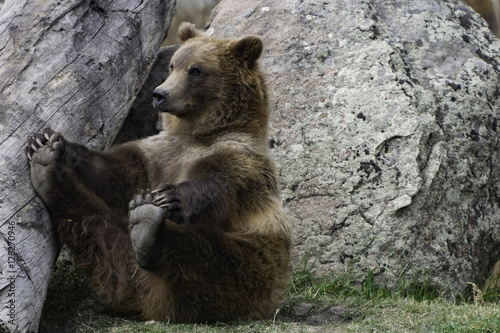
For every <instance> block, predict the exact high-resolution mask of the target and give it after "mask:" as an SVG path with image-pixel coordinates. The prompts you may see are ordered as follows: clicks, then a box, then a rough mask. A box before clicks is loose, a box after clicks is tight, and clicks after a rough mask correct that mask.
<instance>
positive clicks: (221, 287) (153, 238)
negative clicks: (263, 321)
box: [26, 23, 291, 322]
mask: <svg viewBox="0 0 500 333" xmlns="http://www.w3.org/2000/svg"><path fill="white" fill-rule="evenodd" d="M179 37H180V40H181V41H182V45H181V47H180V48H179V50H178V51H177V52H176V53H175V54H174V56H173V58H172V60H171V63H170V75H169V77H168V78H167V80H166V81H165V82H164V83H163V84H162V85H160V86H159V87H158V88H157V89H156V90H155V91H154V94H153V99H154V105H155V107H157V108H158V109H159V110H160V111H161V112H162V116H163V120H164V130H163V131H162V132H161V133H160V134H158V135H156V136H153V137H149V138H146V139H142V140H139V141H134V142H131V143H126V144H123V145H119V146H115V147H113V148H111V149H109V150H106V151H103V152H98V151H91V150H89V149H87V148H85V147H84V146H82V145H80V144H77V143H73V142H69V141H67V140H65V139H64V138H63V136H62V135H61V134H59V133H55V132H53V131H51V130H50V129H47V130H45V131H44V132H43V133H40V134H35V135H34V137H33V138H31V139H30V140H29V142H28V147H27V149H26V154H27V157H28V159H29V161H30V166H31V178H32V183H33V186H34V188H35V190H36V192H37V194H38V195H39V196H40V197H41V199H42V200H43V202H44V203H45V205H46V207H47V208H48V210H49V212H50V214H51V217H52V221H53V223H54V227H55V230H56V232H57V236H58V240H59V241H60V242H61V243H64V244H66V245H67V246H68V247H69V248H70V249H71V251H72V252H73V254H74V258H75V261H76V263H77V265H78V266H79V267H81V268H82V269H83V270H84V271H85V272H86V273H87V274H88V275H89V277H90V279H91V281H92V283H93V285H94V286H95V290H96V292H97V293H98V294H100V295H102V296H103V297H104V298H105V300H107V301H108V302H109V303H110V304H111V305H112V306H113V307H114V308H115V309H116V310H118V311H120V312H122V313H125V314H130V315H135V316H139V317H140V318H142V319H153V320H158V321H164V320H170V321H171V322H214V321H233V320H237V319H245V318H249V319H259V318H266V317H269V316H271V315H272V314H273V313H274V312H275V311H276V309H277V308H278V307H279V304H280V300H281V299H282V297H283V295H284V293H285V291H286V289H287V286H288V283H289V273H290V264H289V248H290V243H291V228H290V225H289V222H288V220H287V218H286V216H285V213H284V210H283V208H282V205H281V201H280V197H279V183H278V177H277V173H276V170H275V167H274V164H273V161H272V159H271V157H270V154H269V147H268V146H269V144H268V138H267V134H268V118H269V107H268V93H267V88H266V83H265V80H264V77H263V74H262V72H261V70H260V69H259V65H258V58H259V57H260V55H261V52H262V42H261V40H260V39H259V38H257V37H252V36H250V37H245V38H242V39H239V40H229V39H219V38H212V37H208V36H206V35H205V34H204V33H203V32H201V31H199V30H196V29H195V28H194V26H193V25H191V24H187V23H185V24H183V25H181V27H180V28H179ZM149 189H154V190H152V191H150V190H149Z"/></svg>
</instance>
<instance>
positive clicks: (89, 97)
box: [0, 0, 175, 332]
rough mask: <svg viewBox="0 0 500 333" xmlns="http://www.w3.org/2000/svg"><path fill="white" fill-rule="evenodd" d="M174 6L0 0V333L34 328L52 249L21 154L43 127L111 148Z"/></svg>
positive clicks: (121, 0)
mask: <svg viewBox="0 0 500 333" xmlns="http://www.w3.org/2000/svg"><path fill="white" fill-rule="evenodd" d="M174 7H175V0H171V1H152V0H151V1H148V0H142V1H140V0H117V1H110V0H92V1H91V0H68V1H55V0H54V1H27V0H23V1H19V0H11V1H7V2H6V3H5V5H4V6H3V8H2V12H1V13H0V183H1V187H0V300H1V302H2V304H1V307H0V332H36V331H37V330H38V323H39V319H40V313H41V309H42V305H43V301H44V299H45V295H46V288H47V284H48V280H49V277H50V270H51V266H52V263H53V261H54V259H55V256H56V245H55V240H54V236H53V233H52V229H51V224H50V222H49V216H48V214H47V212H46V210H45V209H44V206H43V204H42V203H41V201H40V200H39V199H38V198H37V197H36V195H35V193H34V191H33V189H32V187H31V182H30V177H29V168H28V164H27V161H26V158H25V157H24V156H23V154H22V152H23V149H24V146H25V142H26V139H27V137H28V135H29V134H31V133H34V132H38V131H40V130H42V129H43V128H45V127H52V128H53V129H54V130H58V131H61V132H63V133H64V134H65V136H66V137H67V138H68V139H69V140H74V141H77V142H81V143H84V144H86V145H87V146H89V147H91V148H97V149H99V148H105V147H106V146H109V145H110V143H111V142H112V140H113V139H114V137H115V135H116V134H117V132H118V131H119V129H120V127H121V124H122V122H123V119H124V118H125V116H126V115H127V112H128V110H129V109H130V106H131V105H132V102H133V100H134V97H135V95H136V94H137V93H138V91H139V89H140V87H141V86H142V83H143V82H144V80H145V78H146V76H147V74H148V72H149V69H150V68H151V66H152V64H153V62H154V60H155V57H156V54H157V52H158V49H159V47H160V44H161V42H162V40H163V39H164V37H165V34H166V31H167V30H168V27H169V25H170V21H171V17H172V15H173V10H174Z"/></svg>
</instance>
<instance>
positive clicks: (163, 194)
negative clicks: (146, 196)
mask: <svg viewBox="0 0 500 333" xmlns="http://www.w3.org/2000/svg"><path fill="white" fill-rule="evenodd" d="M151 193H154V194H157V196H156V197H155V199H154V201H155V203H156V204H157V205H158V206H160V207H162V208H165V209H166V210H167V211H168V219H169V220H170V221H172V222H175V223H177V224H181V223H186V222H187V217H186V214H185V212H184V209H183V207H182V201H181V195H180V193H179V190H178V188H177V187H176V186H175V185H170V184H162V185H160V186H159V187H158V188H157V189H156V190H154V191H153V192H151Z"/></svg>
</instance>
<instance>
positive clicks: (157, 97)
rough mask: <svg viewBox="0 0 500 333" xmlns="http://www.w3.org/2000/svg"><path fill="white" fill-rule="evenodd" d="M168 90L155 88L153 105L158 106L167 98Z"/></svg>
mask: <svg viewBox="0 0 500 333" xmlns="http://www.w3.org/2000/svg"><path fill="white" fill-rule="evenodd" d="M167 97H168V92H166V91H165V90H162V89H158V88H157V89H155V90H154V91H153V107H154V108H156V109H157V108H159V107H160V105H162V104H163V102H165V101H166V100H167Z"/></svg>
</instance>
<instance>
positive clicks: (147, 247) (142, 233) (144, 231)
mask: <svg viewBox="0 0 500 333" xmlns="http://www.w3.org/2000/svg"><path fill="white" fill-rule="evenodd" d="M129 215H130V224H131V228H130V238H131V239H132V246H133V248H134V253H135V258H136V260H137V262H138V263H139V265H140V266H141V267H142V268H150V267H151V266H152V265H151V264H152V262H153V260H152V259H153V258H152V251H153V248H154V245H155V242H156V238H157V234H158V229H159V228H160V225H161V224H162V222H163V219H164V209H163V208H161V207H159V206H158V205H157V204H155V203H154V196H153V194H151V192H149V191H146V192H143V193H140V194H138V195H136V196H135V198H134V199H133V200H132V201H130V204H129Z"/></svg>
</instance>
